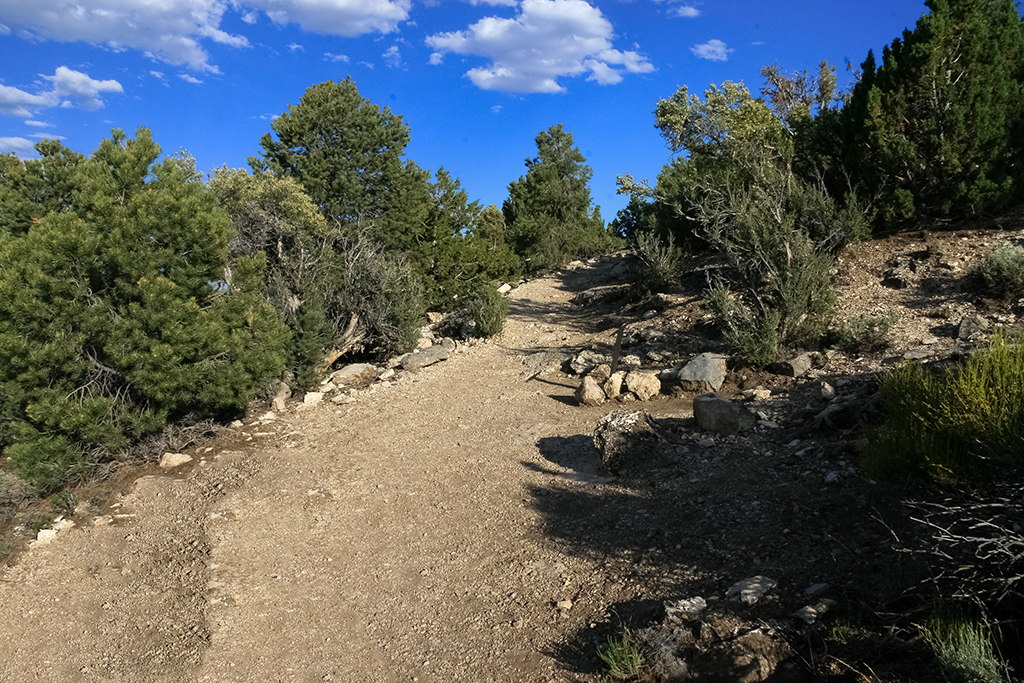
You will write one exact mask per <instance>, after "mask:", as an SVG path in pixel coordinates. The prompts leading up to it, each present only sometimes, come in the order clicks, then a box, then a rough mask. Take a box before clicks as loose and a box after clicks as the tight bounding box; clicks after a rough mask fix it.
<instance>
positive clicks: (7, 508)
mask: <svg viewBox="0 0 1024 683" xmlns="http://www.w3.org/2000/svg"><path fill="white" fill-rule="evenodd" d="M34 495H35V491H33V490H32V485H31V484H29V483H28V482H27V481H25V480H24V479H21V478H20V477H18V476H16V475H14V474H12V473H10V472H6V471H4V470H0V522H2V521H5V520H7V519H8V518H9V517H11V516H12V515H13V514H14V513H15V512H17V510H18V507H19V506H20V505H21V504H22V502H24V501H26V500H29V499H30V498H32V497H33V496H34ZM2 556H3V552H0V557H2Z"/></svg>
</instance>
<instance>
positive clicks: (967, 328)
mask: <svg viewBox="0 0 1024 683" xmlns="http://www.w3.org/2000/svg"><path fill="white" fill-rule="evenodd" d="M988 328H989V322H988V320H985V318H984V316H981V315H978V314H977V313H976V314H974V315H966V316H964V318H963V320H961V321H960V327H959V329H958V330H957V334H956V336H957V338H958V339H965V340H966V339H976V338H977V337H980V336H981V335H982V334H984V333H985V331H987V330H988Z"/></svg>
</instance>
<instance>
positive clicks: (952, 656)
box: [925, 606, 1010, 683]
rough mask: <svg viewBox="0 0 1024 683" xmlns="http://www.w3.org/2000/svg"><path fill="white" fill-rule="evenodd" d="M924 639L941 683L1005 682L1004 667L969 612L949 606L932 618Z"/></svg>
mask: <svg viewBox="0 0 1024 683" xmlns="http://www.w3.org/2000/svg"><path fill="white" fill-rule="evenodd" d="M925 639H926V641H927V642H928V645H929V646H931V648H932V652H934V653H935V657H936V659H937V660H938V663H939V673H940V675H941V676H942V680H943V681H945V683H1005V682H1007V681H1009V680H1010V672H1009V668H1008V667H1007V665H1006V664H1005V663H1004V662H1002V661H1001V660H1000V659H999V657H998V656H997V655H996V653H995V648H994V647H993V646H992V638H991V634H990V631H989V628H988V627H987V626H986V625H985V624H984V623H983V622H981V621H979V620H978V618H977V617H975V616H973V615H971V614H970V612H968V611H966V610H964V609H962V608H956V607H953V606H946V607H944V608H940V609H939V610H937V611H936V613H935V614H934V615H933V616H932V618H931V620H930V621H929V623H928V626H927V629H926V631H925Z"/></svg>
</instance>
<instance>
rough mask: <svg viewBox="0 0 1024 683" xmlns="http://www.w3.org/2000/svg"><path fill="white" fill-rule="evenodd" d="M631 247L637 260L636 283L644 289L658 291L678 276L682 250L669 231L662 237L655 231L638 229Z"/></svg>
mask: <svg viewBox="0 0 1024 683" xmlns="http://www.w3.org/2000/svg"><path fill="white" fill-rule="evenodd" d="M632 249H633V255H634V256H635V257H636V259H637V261H638V262H639V265H638V267H637V268H636V279H637V283H638V284H639V285H640V286H641V287H643V288H644V289H647V290H649V291H652V292H659V291H661V290H663V289H664V288H665V287H666V286H667V285H668V284H669V283H670V282H671V281H672V280H673V279H675V278H676V277H678V276H679V272H680V270H681V268H682V263H683V251H682V250H681V249H680V248H679V247H677V246H676V243H675V238H674V237H673V236H672V234H671V233H669V234H668V237H667V238H665V239H662V237H661V236H660V235H659V234H658V233H656V232H653V231H646V230H638V231H636V232H635V233H634V235H633V244H632Z"/></svg>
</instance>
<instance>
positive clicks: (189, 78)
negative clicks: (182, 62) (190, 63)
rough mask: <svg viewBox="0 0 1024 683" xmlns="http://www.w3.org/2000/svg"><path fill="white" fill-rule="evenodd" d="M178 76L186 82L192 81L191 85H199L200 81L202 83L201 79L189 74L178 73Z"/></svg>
mask: <svg viewBox="0 0 1024 683" xmlns="http://www.w3.org/2000/svg"><path fill="white" fill-rule="evenodd" d="M178 78H180V79H181V80H183V81H185V82H186V83H192V84H193V85H199V84H200V83H202V81H201V80H199V79H198V78H196V77H195V76H191V75H189V74H178Z"/></svg>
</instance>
